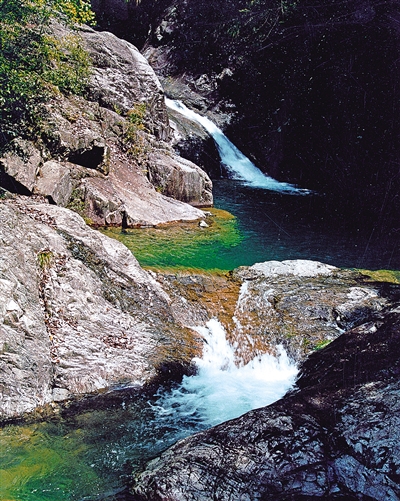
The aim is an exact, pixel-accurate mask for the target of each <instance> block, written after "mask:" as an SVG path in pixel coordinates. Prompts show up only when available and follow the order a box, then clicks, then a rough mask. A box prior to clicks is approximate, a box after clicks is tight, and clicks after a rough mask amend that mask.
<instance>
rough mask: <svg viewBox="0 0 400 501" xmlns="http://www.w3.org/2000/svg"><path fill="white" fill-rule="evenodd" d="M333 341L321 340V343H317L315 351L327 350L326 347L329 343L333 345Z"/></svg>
mask: <svg viewBox="0 0 400 501" xmlns="http://www.w3.org/2000/svg"><path fill="white" fill-rule="evenodd" d="M331 341H332V340H331V339H321V341H318V342H317V343H315V346H314V350H322V348H325V346H328V344H329V343H331Z"/></svg>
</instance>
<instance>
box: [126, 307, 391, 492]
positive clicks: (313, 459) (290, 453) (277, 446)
mask: <svg viewBox="0 0 400 501" xmlns="http://www.w3.org/2000/svg"><path fill="white" fill-rule="evenodd" d="M399 346H400V311H399V309H393V310H392V311H391V312H385V313H381V314H379V315H377V316H376V317H375V318H374V320H373V321H370V322H368V323H366V324H363V325H361V326H359V327H357V328H355V329H353V330H350V331H348V332H346V333H345V334H343V335H342V336H341V337H340V338H338V339H337V340H336V341H333V342H332V343H331V345H330V346H329V347H327V348H325V349H324V350H321V351H319V352H316V353H315V354H314V355H312V356H311V357H309V359H308V360H307V361H306V362H305V363H304V364H303V366H302V372H301V376H300V378H299V380H298V382H297V389H296V390H295V391H293V392H292V393H289V394H288V395H286V396H285V397H284V398H282V399H281V400H280V401H278V402H276V403H275V404H272V405H270V406H268V407H265V408H262V409H257V410H254V411H251V412H249V413H247V414H245V415H243V416H242V417H240V418H238V419H234V420H232V421H229V422H227V423H223V424H221V425H219V426H217V427H215V428H212V429H210V430H207V431H205V432H202V433H199V434H197V435H194V436H192V437H189V438H187V439H185V440H182V441H180V442H178V443H177V444H176V445H174V446H173V447H171V448H170V449H168V450H167V451H166V452H164V453H163V454H162V456H161V457H160V458H157V459H155V460H153V461H152V462H150V463H149V465H148V466H147V469H146V470H145V471H144V472H143V473H142V474H141V475H139V476H138V478H137V484H136V486H135V488H134V489H133V494H134V495H133V498H134V499H135V500H137V501H139V500H140V501H144V500H152V501H161V500H163V501H167V500H168V501H175V500H176V501H178V500H179V501H184V500H191V501H194V500H198V501H200V500H202V501H203V500H204V501H206V500H209V499H219V500H224V501H229V500H230V501H233V500H238V499H241V500H248V501H251V500H259V499H263V500H265V501H267V500H271V501H284V500H288V499H290V500H292V501H300V500H304V499H307V500H311V499H326V500H328V499H342V500H360V499H362V500H372V499H373V500H379V501H385V500H392V501H395V500H397V499H399V496H400V480H399V468H400V455H399V448H398V441H399V439H400V437H399V429H400V427H399V426H400V412H399V411H400V408H399V395H400V385H399V355H398V354H399Z"/></svg>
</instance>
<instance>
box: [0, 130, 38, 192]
mask: <svg viewBox="0 0 400 501" xmlns="http://www.w3.org/2000/svg"><path fill="white" fill-rule="evenodd" d="M41 164H42V157H41V154H40V151H39V150H38V149H37V148H36V147H35V145H34V144H33V143H32V142H30V141H26V140H24V139H20V138H18V139H14V140H13V141H11V142H10V143H9V144H8V145H7V148H6V149H5V151H4V152H3V156H2V158H0V182H1V185H2V186H3V187H4V188H6V189H8V190H13V188H14V190H19V191H21V192H23V193H24V194H28V193H31V192H32V190H33V187H34V185H35V180H36V176H37V173H38V170H39V167H40V165H41ZM14 190H13V191H14Z"/></svg>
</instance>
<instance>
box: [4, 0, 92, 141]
mask: <svg viewBox="0 0 400 501" xmlns="http://www.w3.org/2000/svg"><path fill="white" fill-rule="evenodd" d="M53 19H56V20H58V21H59V22H64V23H65V22H68V23H74V22H90V21H92V20H93V13H92V11H91V10H90V3H89V2H87V1H85V0H0V144H5V143H7V142H8V141H9V140H10V139H12V138H13V137H15V136H18V135H22V136H25V137H31V136H35V134H37V131H38V130H39V129H40V120H41V117H42V114H43V106H42V105H43V103H44V102H46V101H47V100H48V99H49V98H50V96H51V95H54V93H56V92H57V91H61V92H63V93H73V94H81V93H82V92H83V90H84V88H85V84H86V82H87V79H88V76H89V68H90V61H89V57H88V55H87V53H86V52H85V51H84V50H83V49H82V48H81V46H80V43H79V37H77V36H71V37H66V38H65V39H63V40H61V41H60V40H56V39H55V38H54V37H52V36H51V34H50V33H51V30H50V23H51V21H52V20H53Z"/></svg>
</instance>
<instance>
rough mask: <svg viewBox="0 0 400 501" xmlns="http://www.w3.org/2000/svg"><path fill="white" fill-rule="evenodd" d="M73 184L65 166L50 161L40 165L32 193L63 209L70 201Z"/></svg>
mask: <svg viewBox="0 0 400 501" xmlns="http://www.w3.org/2000/svg"><path fill="white" fill-rule="evenodd" d="M72 189H73V184H72V179H71V172H70V170H69V168H68V166H67V165H65V164H61V163H60V162H55V161H54V160H50V161H48V162H46V163H44V164H43V165H42V167H41V168H40V171H39V175H38V177H37V179H36V182H35V187H34V193H35V194H38V195H42V196H44V197H46V198H47V199H48V200H49V201H50V202H51V203H55V204H56V205H60V206H61V207H65V206H66V205H67V204H68V202H69V201H70V199H71V194H72Z"/></svg>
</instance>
